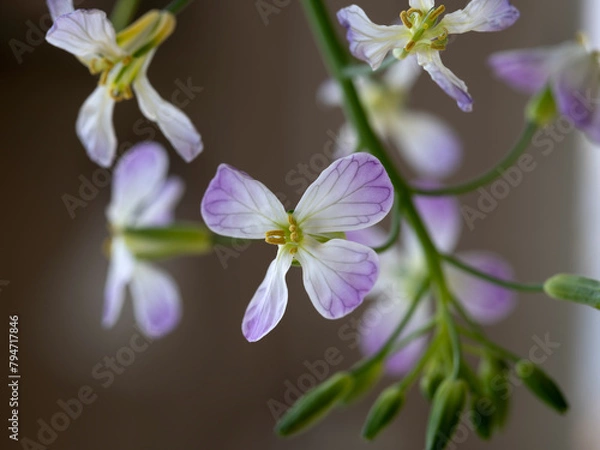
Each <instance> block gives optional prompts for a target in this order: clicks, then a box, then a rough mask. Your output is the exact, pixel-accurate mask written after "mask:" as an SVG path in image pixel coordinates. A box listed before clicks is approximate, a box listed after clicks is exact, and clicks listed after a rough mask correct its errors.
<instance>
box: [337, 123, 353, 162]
mask: <svg viewBox="0 0 600 450" xmlns="http://www.w3.org/2000/svg"><path fill="white" fill-rule="evenodd" d="M357 150H358V135H357V134H356V132H355V131H354V128H353V127H352V125H350V124H349V123H345V124H344V125H342V126H341V128H340V131H339V133H338V135H337V138H336V141H335V145H334V151H333V157H334V158H335V159H339V158H343V157H344V156H348V155H351V154H352V153H354V152H355V151H357Z"/></svg>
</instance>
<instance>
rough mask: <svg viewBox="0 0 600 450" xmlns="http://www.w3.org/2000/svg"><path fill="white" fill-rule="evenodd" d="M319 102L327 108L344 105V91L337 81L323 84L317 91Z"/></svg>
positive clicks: (328, 81)
mask: <svg viewBox="0 0 600 450" xmlns="http://www.w3.org/2000/svg"><path fill="white" fill-rule="evenodd" d="M317 100H318V101H319V103H321V104H323V105H325V106H341V105H342V100H343V96H342V89H341V88H340V85H339V84H338V83H337V81H335V80H331V79H330V80H327V81H324V82H323V83H321V86H319V89H318V90H317Z"/></svg>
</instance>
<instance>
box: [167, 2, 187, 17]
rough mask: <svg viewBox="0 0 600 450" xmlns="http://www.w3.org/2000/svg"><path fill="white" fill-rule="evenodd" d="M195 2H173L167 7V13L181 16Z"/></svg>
mask: <svg viewBox="0 0 600 450" xmlns="http://www.w3.org/2000/svg"><path fill="white" fill-rule="evenodd" d="M193 1H194V0H173V1H172V2H171V3H169V4H168V5H167V6H165V11H169V12H171V13H173V14H179V13H180V12H181V11H183V9H184V8H185V7H187V6H188V5H189V4H190V3H192V2H193Z"/></svg>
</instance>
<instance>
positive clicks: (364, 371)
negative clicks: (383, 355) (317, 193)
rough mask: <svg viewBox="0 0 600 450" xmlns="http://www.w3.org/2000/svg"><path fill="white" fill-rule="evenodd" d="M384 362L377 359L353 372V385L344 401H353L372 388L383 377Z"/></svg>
mask: <svg viewBox="0 0 600 450" xmlns="http://www.w3.org/2000/svg"><path fill="white" fill-rule="evenodd" d="M384 362H385V361H377V362H374V363H372V364H368V365H367V366H364V367H361V368H359V369H357V370H356V371H355V372H353V374H352V375H353V376H352V381H353V383H352V387H351V388H350V390H349V391H348V393H347V394H346V396H345V397H344V400H343V402H344V403H346V404H348V403H351V402H353V401H354V400H356V399H357V398H359V397H360V396H362V395H363V394H364V393H365V392H367V391H368V390H369V389H371V388H372V387H373V386H374V385H375V384H376V383H377V382H378V381H379V379H380V378H381V374H382V373H383V367H384Z"/></svg>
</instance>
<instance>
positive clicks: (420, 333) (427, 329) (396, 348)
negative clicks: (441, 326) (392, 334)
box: [390, 319, 437, 354]
mask: <svg viewBox="0 0 600 450" xmlns="http://www.w3.org/2000/svg"><path fill="white" fill-rule="evenodd" d="M436 325H437V320H435V319H432V320H430V321H429V322H427V324H426V325H423V326H422V327H420V328H418V329H416V330H415V331H413V332H412V333H409V334H407V335H406V337H404V338H402V339H400V340H399V341H398V342H396V343H395V344H394V346H393V348H392V349H391V351H390V354H394V353H396V352H399V351H400V350H402V349H403V348H404V347H406V346H407V345H408V344H410V343H411V342H412V341H414V340H415V339H417V338H420V337H421V336H423V335H424V334H427V333H429V332H430V331H431V330H433V329H434V328H435V327H436Z"/></svg>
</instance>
